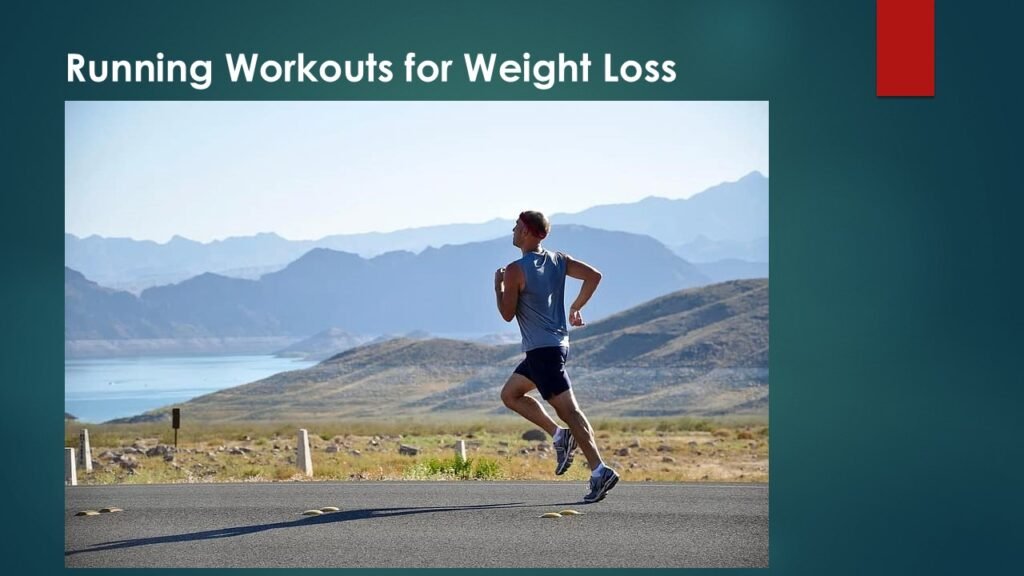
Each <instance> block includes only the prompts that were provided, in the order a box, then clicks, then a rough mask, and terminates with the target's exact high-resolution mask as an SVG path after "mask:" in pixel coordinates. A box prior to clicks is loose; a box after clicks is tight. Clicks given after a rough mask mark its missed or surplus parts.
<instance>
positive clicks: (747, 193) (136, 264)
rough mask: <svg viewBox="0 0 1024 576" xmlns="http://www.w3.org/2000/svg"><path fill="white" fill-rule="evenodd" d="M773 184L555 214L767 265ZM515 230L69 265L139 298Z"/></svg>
mask: <svg viewBox="0 0 1024 576" xmlns="http://www.w3.org/2000/svg"><path fill="white" fill-rule="evenodd" d="M768 196H769V195H768V178H766V177H765V176H763V175H762V174H760V173H759V172H752V173H750V174H748V175H746V176H744V177H743V178H741V179H739V180H737V181H736V182H725V183H722V184H719V185H717V186H713V187H711V188H708V189H707V190H705V191H703V192H700V193H698V194H695V195H693V196H691V197H690V198H687V199H674V200H673V199H666V198H658V197H648V198H645V199H643V200H641V201H638V202H633V203H627V204H613V205H604V206H595V207H592V208H589V209H587V210H583V211H581V212H577V213H558V214H553V215H551V216H550V217H551V221H552V223H553V224H554V225H555V226H556V229H557V227H559V226H562V225H567V224H578V225H583V226H588V227H591V228H600V229H604V230H612V231H622V232H630V233H634V234H643V235H646V236H650V237H652V238H654V239H656V240H658V241H659V242H661V243H663V244H665V245H666V246H668V247H669V248H670V249H672V250H673V251H675V252H676V254H677V255H679V256H681V257H683V258H684V259H686V260H688V261H691V262H694V263H699V264H702V263H713V262H717V261H720V260H730V259H732V260H741V261H745V262H754V263H761V264H763V265H764V267H765V268H766V267H767V262H768ZM513 224H514V222H513V220H510V219H494V220H491V221H488V222H484V223H479V224H450V225H443V226H428V227H421V228H411V229H405V230H398V231H394V232H387V233H381V232H372V233H365V234H343V235H332V236H326V237H324V238H321V239H319V240H287V239H284V238H282V237H280V236H278V235H277V234H273V233H263V234H257V235H254V236H244V237H234V238H227V239H224V240H216V241H213V242H209V243H201V242H196V241H193V240H189V239H187V238H183V237H181V236H175V237H173V238H172V239H171V240H169V241H168V242H166V243H162V244H161V243H157V242H153V241H148V240H132V239H128V238H103V237H100V236H89V237H87V238H79V237H77V236H75V235H73V234H65V235H64V262H65V266H67V267H69V268H72V269H74V270H77V271H79V272H81V273H83V274H84V275H85V276H86V277H88V278H89V279H91V280H93V281H95V282H98V283H99V284H102V285H104V286H108V287H114V288H119V289H123V290H128V291H131V292H135V293H138V292H140V291H141V290H143V289H145V288H148V287H153V286H159V285H164V284H171V283H175V282H180V281H182V280H185V279H187V278H191V277H193V276H197V275H200V274H203V273H207V272H211V273H216V274H219V275H222V276H229V277H235V278H243V279H256V278H259V277H260V276H262V275H264V274H267V273H270V272H276V271H278V270H281V269H282V268H284V267H285V266H286V265H287V264H288V263H290V262H292V261H294V260H296V259H297V258H299V257H300V256H302V255H303V254H305V253H307V252H309V251H310V250H313V249H315V248H326V249H330V250H335V251H341V252H349V253H352V254H358V255H360V256H362V257H364V258H372V257H374V256H378V255H381V254H385V253H387V252H394V251H408V252H414V253H418V252H420V251H422V250H424V249H426V248H429V247H432V248H441V247H443V246H445V245H455V244H466V243H472V242H479V241H485V240H490V239H494V238H498V237H504V236H506V235H507V234H508V233H509V231H510V230H511V228H512V226H513Z"/></svg>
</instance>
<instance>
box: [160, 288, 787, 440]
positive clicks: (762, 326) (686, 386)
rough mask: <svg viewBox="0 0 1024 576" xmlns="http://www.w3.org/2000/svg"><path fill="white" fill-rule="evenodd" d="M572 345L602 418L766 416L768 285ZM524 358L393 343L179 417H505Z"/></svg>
mask: <svg viewBox="0 0 1024 576" xmlns="http://www.w3.org/2000/svg"><path fill="white" fill-rule="evenodd" d="M571 337H572V339H573V344H572V351H571V353H570V364H569V371H570V375H571V377H572V379H573V382H574V388H575V390H576V394H577V396H578V398H579V399H580V402H581V403H582V405H583V406H584V407H585V408H586V410H587V411H588V413H591V414H593V415H600V416H641V415H643V416H656V415H682V414H689V415H698V416H699V415H703V416H708V415H724V414H742V413H760V414H763V413H766V412H767V407H768V281H767V280H740V281H733V282H725V283H721V284H715V285H712V286H706V287H702V288H694V289H689V290H682V291H679V292H675V293H672V294H669V295H667V296H663V297H660V298H657V299H654V300H651V301H649V302H646V303H644V304H641V305H640V306H636V307H634V308H631V309H629V310H627V311H624V312H622V313H619V314H616V315H614V316H611V317H609V318H607V319H605V320H603V321H600V322H595V323H593V324H591V325H588V326H586V327H584V328H582V329H578V330H576V331H574V332H573V334H572V336H571ZM521 357H522V354H521V353H520V352H519V350H518V346H514V345H513V346H488V345H484V344H477V343H472V342H464V341H459V340H445V339H430V340H412V339H407V338H401V339H393V340H389V341H386V342H380V343H374V344H369V345H365V346H361V347H357V348H353V349H350V350H347V351H345V352H342V353H340V354H337V355H335V356H333V357H331V358H329V359H327V360H325V361H323V362H321V363H320V364H318V365H316V366H314V367H311V368H308V369H305V370H296V371H292V372H284V373H281V374H276V375H274V376H271V377H269V378H266V379H263V380H260V381H257V382H253V383H251V384H246V385H244V386H238V387H235V388H231V389H227V390H222V391H219V392H216V393H213V394H209V395H206V396H202V397H200V398H196V399H194V400H192V401H190V402H188V403H186V404H185V405H183V406H182V410H183V412H186V413H188V414H189V417H190V418H194V419H198V420H281V419H291V420H300V419H343V418H377V419H380V418H387V417H389V416H390V415H394V414H402V415H409V414H416V413H450V414H452V415H453V416H461V415H465V416H472V415H476V416H479V415H480V414H487V413H503V412H505V411H506V408H504V406H502V405H501V401H500V400H499V398H498V392H499V390H500V388H501V386H502V384H504V382H505V380H506V378H507V377H508V375H509V374H510V373H511V372H512V370H513V369H514V368H515V366H516V364H517V363H518V362H519V361H520V359H521ZM168 410H169V409H164V410H163V411H165V412H166V411H168Z"/></svg>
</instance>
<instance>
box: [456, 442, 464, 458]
mask: <svg viewBox="0 0 1024 576" xmlns="http://www.w3.org/2000/svg"><path fill="white" fill-rule="evenodd" d="M455 457H456V458H461V459H462V461H463V462H465V461H466V441H465V440H459V441H458V442H456V443H455Z"/></svg>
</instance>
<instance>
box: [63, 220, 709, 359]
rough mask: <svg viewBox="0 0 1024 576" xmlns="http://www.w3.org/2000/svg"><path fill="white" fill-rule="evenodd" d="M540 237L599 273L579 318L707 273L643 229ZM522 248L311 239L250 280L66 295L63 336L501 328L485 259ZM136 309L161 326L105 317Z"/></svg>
mask: <svg viewBox="0 0 1024 576" xmlns="http://www.w3.org/2000/svg"><path fill="white" fill-rule="evenodd" d="M545 244H546V245H547V246H548V247H549V248H551V249H558V250H562V251H565V252H568V253H570V254H572V255H573V256H574V257H576V258H578V259H580V260H584V261H586V262H589V263H590V264H592V265H594V266H596V267H597V268H599V269H600V270H601V271H602V272H604V273H605V279H604V281H603V282H602V284H601V287H600V290H599V292H598V294H597V296H595V297H594V299H593V300H591V303H590V304H589V305H588V306H587V308H586V309H585V310H584V313H585V317H586V318H588V319H597V318H600V317H603V316H607V315H609V314H612V313H615V312H618V311H620V310H623V309H625V308H628V307H630V306H633V305H635V304H637V303H640V302H643V301H644V300H648V299H650V298H653V297H655V296H659V295H661V294H665V293H667V292H672V291H675V290H679V289H682V288H686V287H690V286H698V285H702V284H707V283H708V282H709V279H708V278H707V277H706V276H705V275H703V274H701V273H700V271H699V270H697V268H695V267H694V266H693V265H692V264H690V263H688V262H686V261H685V260H683V259H681V258H679V257H678V256H676V255H675V254H673V253H672V251H670V250H669V249H668V248H667V247H665V246H664V245H663V244H661V243H659V242H657V241H656V240H654V239H652V238H649V237H645V236H639V235H636V234H627V233H623V232H609V231H605V230H596V229H592V228H586V227H582V226H570V225H566V226H560V227H559V228H558V229H557V230H555V231H553V233H552V235H551V236H550V237H549V239H548V240H547V242H546V243H545ZM520 255H521V254H520V253H519V251H518V249H516V248H515V247H513V246H512V244H511V232H509V233H508V234H506V237H504V238H498V239H494V240H490V241H486V242H475V243H469V244H462V245H455V246H444V247H442V248H428V249H426V250H424V251H423V252H421V253H420V254H413V253H411V252H390V253H387V254H382V255H380V256H377V257H375V258H370V259H366V258H362V257H360V256H357V255H355V254H350V253H346V252H338V251H334V250H328V249H324V248H316V249H313V250H311V251H309V252H308V253H306V254H304V255H303V256H302V257H301V258H299V259H297V260H296V261H294V262H292V263H291V264H289V265H288V266H286V267H285V268H284V269H282V270H280V271H278V272H274V273H271V274H267V275H264V276H263V277H262V278H260V279H259V280H245V279H237V278H227V277H224V276H219V275H216V274H202V275H200V276H197V277H195V278H191V279H189V280H187V281H185V282H181V283H178V284H173V285H168V286H160V287H155V288H149V289H147V290H145V291H143V292H142V294H141V295H140V296H139V297H135V296H133V295H131V294H128V293H125V292H115V291H112V290H106V291H105V292H103V294H104V295H105V298H107V300H111V299H113V300H116V301H117V302H123V306H124V308H123V309H121V308H117V307H116V306H114V305H113V304H107V303H106V302H107V301H106V300H102V301H100V300H97V299H75V300H70V301H68V302H67V303H66V306H65V307H66V309H67V312H66V313H67V314H68V318H69V320H68V327H69V328H68V335H69V336H68V337H69V339H74V338H76V337H81V336H80V335H82V334H86V335H97V336H93V337H111V338H152V337H161V336H163V337H175V336H180V335H181V334H195V335H212V336H219V337H265V336H275V335H276V336H292V337H306V336H309V335H312V334H315V333H317V332H320V331H322V330H326V329H328V328H331V327H338V328H341V329H343V330H345V331H348V332H351V333H355V334H381V333H407V332H409V331H413V330H426V331H429V332H432V333H450V334H454V333H491V332H501V331H505V330H507V329H508V326H507V325H506V324H504V323H503V321H502V320H501V318H500V317H499V316H498V314H497V310H496V307H495V301H494V294H493V275H494V270H495V269H497V268H498V267H501V266H504V265H506V264H508V263H509V262H511V261H513V260H516V259H518V257H519V256H520ZM78 276H79V277H80V276H81V275H78ZM81 281H85V279H84V278H81ZM86 282H87V281H86ZM93 286H95V284H93ZM578 287H579V281H576V280H572V279H569V280H568V281H567V284H566V299H567V300H569V301H571V300H572V299H573V298H574V297H575V295H576V292H577V291H578ZM97 288H98V287H97ZM97 302H99V303H100V304H102V305H103V306H105V307H113V308H115V309H116V310H115V311H116V312H117V314H114V313H113V312H109V313H107V314H105V315H104V314H99V315H98V314H97V310H95V309H94V307H93V306H94V304H96V303H97ZM105 307H101V308H100V309H99V310H100V311H103V310H106V308H105ZM108 317H109V318H108ZM134 317H138V318H156V319H160V320H161V321H163V322H164V323H163V324H160V325H158V326H157V327H162V328H163V329H164V331H160V330H157V329H156V328H157V327H154V328H153V329H148V330H147V331H143V330H142V328H149V326H148V325H140V326H136V325H135V324H131V325H129V328H135V330H127V329H124V330H120V331H118V330H114V329H113V328H112V327H111V326H109V325H108V324H109V320H111V319H113V320H117V319H121V318H134ZM108 334H109V335H110V336H104V335H108Z"/></svg>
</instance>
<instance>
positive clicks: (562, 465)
mask: <svg viewBox="0 0 1024 576" xmlns="http://www.w3.org/2000/svg"><path fill="white" fill-rule="evenodd" d="M561 431H562V433H561V438H558V439H556V440H555V442H554V444H555V456H557V457H558V458H556V460H557V462H556V463H555V476H561V475H562V474H565V471H566V470H568V469H569V467H570V466H572V458H573V452H575V451H576V439H575V438H573V437H572V431H570V430H569V429H568V428H562V429H561Z"/></svg>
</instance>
